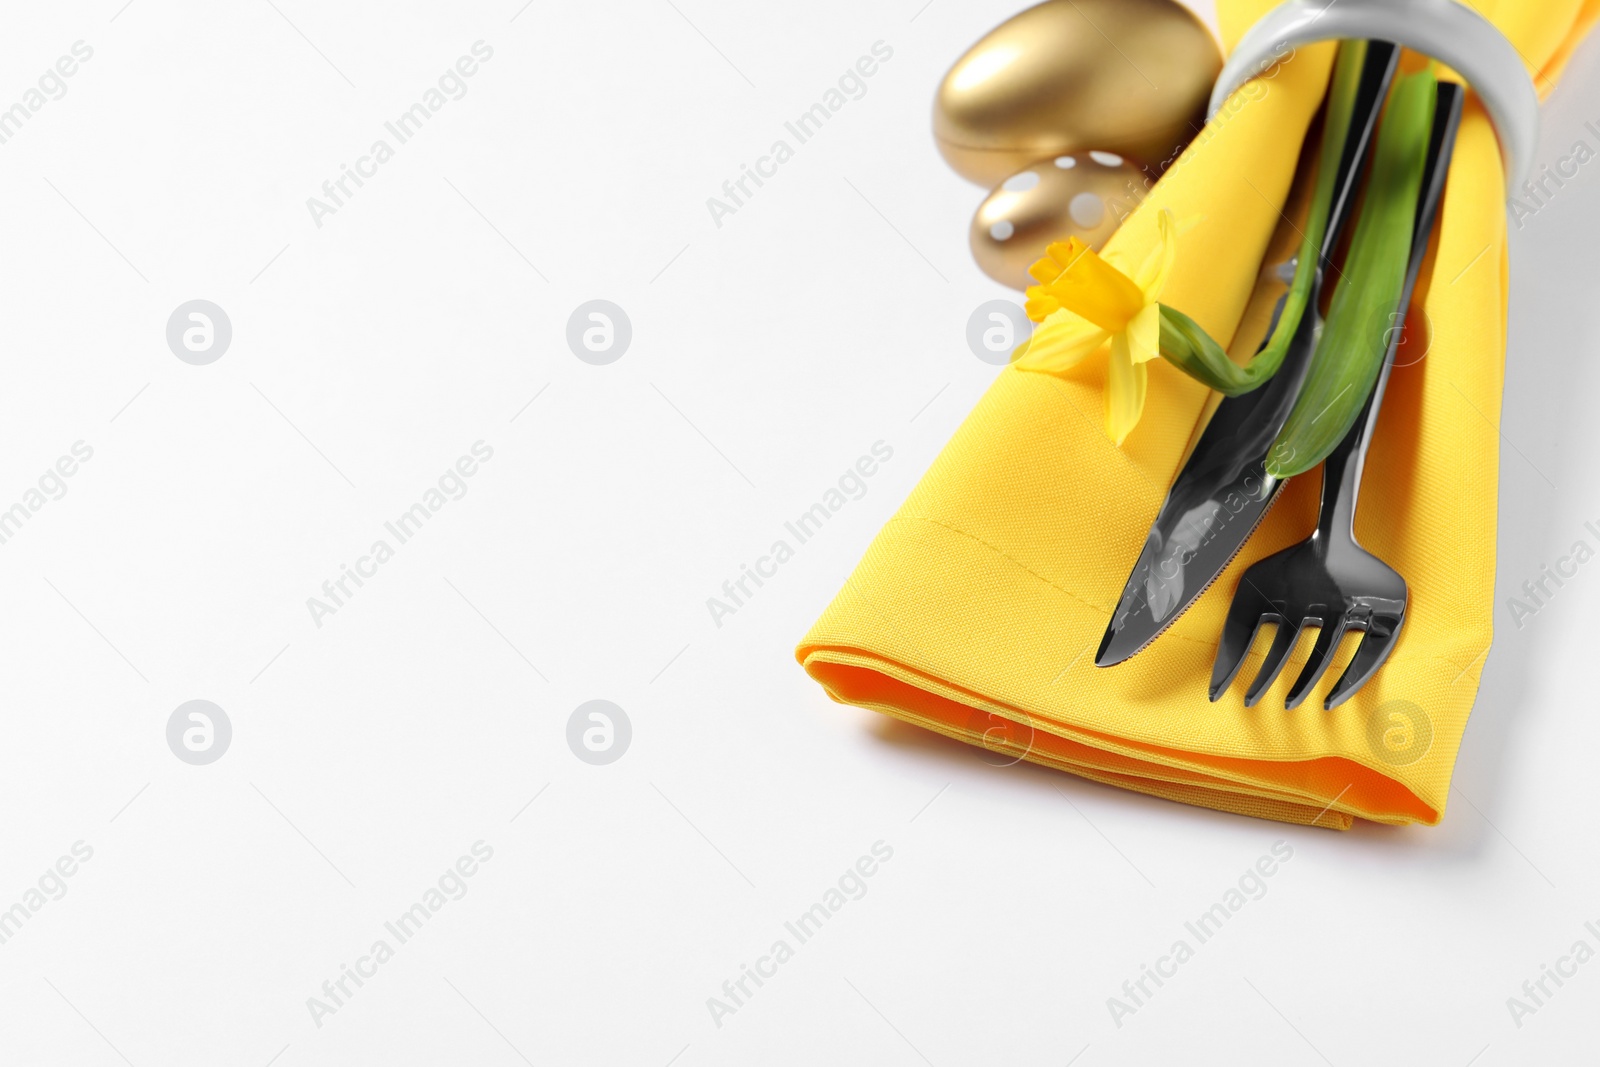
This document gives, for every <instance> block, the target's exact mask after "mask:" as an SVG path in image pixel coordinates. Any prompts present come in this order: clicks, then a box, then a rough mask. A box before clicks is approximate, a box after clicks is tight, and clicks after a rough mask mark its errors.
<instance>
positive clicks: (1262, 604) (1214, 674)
mask: <svg viewBox="0 0 1600 1067" xmlns="http://www.w3.org/2000/svg"><path fill="white" fill-rule="evenodd" d="M1278 619H1279V616H1277V615H1275V614H1274V613H1273V611H1272V605H1270V604H1268V603H1267V602H1266V601H1265V600H1264V599H1263V598H1262V597H1261V595H1260V594H1259V593H1256V592H1254V591H1253V590H1252V591H1251V592H1248V593H1247V592H1245V586H1243V585H1241V586H1240V587H1239V591H1238V592H1237V593H1235V594H1234V596H1233V604H1232V606H1230V607H1229V608H1228V621H1227V622H1226V623H1224V624H1223V627H1222V641H1221V642H1220V643H1219V644H1218V645H1217V659H1216V662H1215V663H1214V664H1212V667H1211V690H1210V693H1211V702H1212V703H1213V704H1215V703H1216V702H1217V700H1218V699H1219V698H1221V696H1222V694H1223V693H1225V692H1227V691H1228V686H1230V685H1232V684H1233V679H1234V676H1235V675H1237V674H1238V673H1239V668H1240V667H1241V666H1242V665H1243V664H1244V656H1245V653H1246V652H1249V651H1250V646H1251V645H1252V644H1254V643H1255V639H1256V633H1257V632H1258V631H1259V630H1260V629H1261V625H1262V623H1266V622H1273V621H1277V620H1278Z"/></svg>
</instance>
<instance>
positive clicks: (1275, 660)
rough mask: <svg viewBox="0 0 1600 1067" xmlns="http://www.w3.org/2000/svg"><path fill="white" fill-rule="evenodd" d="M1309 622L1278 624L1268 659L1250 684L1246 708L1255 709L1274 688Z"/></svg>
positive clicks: (1303, 620) (1246, 696) (1245, 698)
mask: <svg viewBox="0 0 1600 1067" xmlns="http://www.w3.org/2000/svg"><path fill="white" fill-rule="evenodd" d="M1308 622H1309V620H1307V619H1301V620H1300V621H1299V622H1297V623H1291V622H1289V620H1287V619H1282V620H1280V621H1279V623H1278V632H1277V633H1276V634H1274V635H1273V638H1272V647H1271V648H1269V649H1267V658H1266V659H1264V660H1262V661H1261V670H1260V671H1258V672H1257V673H1256V680H1255V681H1253V682H1251V683H1250V688H1249V689H1248V690H1246V691H1245V694H1244V706H1245V707H1247V708H1250V707H1254V706H1255V703H1256V701H1258V700H1260V699H1261V694H1262V693H1265V692H1266V691H1267V690H1268V689H1270V688H1271V687H1272V683H1273V682H1275V681H1277V680H1278V675H1279V674H1280V673H1281V672H1282V671H1283V665H1284V663H1285V662H1287V660H1288V659H1289V653H1290V652H1291V651H1292V650H1293V649H1294V644H1295V642H1296V641H1297V640H1299V638H1300V631H1301V630H1302V629H1304V628H1305V627H1306V625H1307V624H1308Z"/></svg>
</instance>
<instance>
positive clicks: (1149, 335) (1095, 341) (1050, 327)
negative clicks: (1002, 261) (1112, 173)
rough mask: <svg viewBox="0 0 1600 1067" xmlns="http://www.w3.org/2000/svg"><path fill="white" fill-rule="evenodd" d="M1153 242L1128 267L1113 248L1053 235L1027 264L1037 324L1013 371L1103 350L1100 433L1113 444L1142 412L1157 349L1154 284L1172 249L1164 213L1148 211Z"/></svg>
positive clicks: (1162, 277) (1168, 216)
mask: <svg viewBox="0 0 1600 1067" xmlns="http://www.w3.org/2000/svg"><path fill="white" fill-rule="evenodd" d="M1156 228H1157V235H1158V236H1157V240H1156V245H1155V247H1154V248H1153V249H1151V250H1150V253H1149V254H1148V255H1147V256H1146V257H1145V259H1144V262H1143V263H1141V264H1139V265H1138V266H1137V268H1136V269H1131V272H1130V267H1131V265H1130V264H1128V263H1126V262H1123V261H1121V259H1120V257H1118V256H1117V254H1116V253H1115V252H1112V253H1108V254H1107V255H1105V256H1100V255H1098V254H1096V253H1095V252H1094V251H1093V250H1092V249H1090V248H1089V247H1088V246H1087V245H1085V244H1084V243H1083V242H1082V241H1080V240H1078V238H1076V237H1073V238H1071V239H1069V240H1067V241H1058V242H1056V243H1055V244H1052V245H1051V246H1050V247H1049V248H1048V249H1046V254H1045V256H1044V258H1043V259H1041V260H1039V261H1038V262H1037V263H1035V264H1034V265H1033V266H1031V267H1029V268H1028V273H1029V274H1030V275H1032V276H1033V278H1034V280H1035V281H1037V282H1038V283H1039V284H1038V285H1034V286H1029V288H1028V303H1027V312H1028V317H1029V318H1030V319H1032V320H1033V321H1034V322H1037V323H1039V328H1038V329H1037V330H1035V331H1034V333H1033V337H1032V339H1031V340H1029V341H1028V343H1027V344H1025V345H1023V346H1022V347H1020V348H1019V349H1018V350H1017V354H1016V356H1015V357H1014V364H1013V365H1014V366H1016V367H1017V368H1018V369H1019V370H1025V371H1039V372H1043V373H1046V374H1055V373H1060V372H1062V371H1065V370H1067V369H1068V368H1070V367H1073V366H1075V365H1076V364H1078V363H1080V362H1082V361H1083V360H1085V359H1087V358H1088V357H1090V356H1094V355H1098V354H1099V353H1101V352H1104V353H1106V355H1107V357H1108V358H1109V360H1110V373H1109V378H1108V385H1107V389H1106V434H1107V435H1108V436H1109V437H1110V438H1111V439H1112V440H1113V441H1115V442H1116V443H1117V444H1118V445H1120V444H1122V442H1123V440H1124V439H1125V438H1126V437H1127V436H1128V434H1129V432H1130V431H1132V429H1133V428H1134V426H1136V425H1138V422H1139V416H1140V415H1141V414H1143V412H1144V398H1145V391H1146V388H1147V381H1148V376H1149V371H1148V369H1147V368H1146V367H1145V364H1146V363H1148V362H1150V360H1152V359H1155V358H1156V357H1157V356H1159V355H1161V305H1160V303H1159V300H1160V298H1161V289H1162V287H1163V286H1164V285H1165V284H1166V281H1167V274H1168V272H1169V271H1170V270H1171V268H1172V261H1173V258H1174V257H1175V255H1176V254H1177V240H1176V238H1177V227H1176V225H1175V224H1174V222H1173V218H1172V212H1171V211H1168V210H1165V209H1164V210H1162V211H1161V213H1160V214H1159V215H1157V216H1156Z"/></svg>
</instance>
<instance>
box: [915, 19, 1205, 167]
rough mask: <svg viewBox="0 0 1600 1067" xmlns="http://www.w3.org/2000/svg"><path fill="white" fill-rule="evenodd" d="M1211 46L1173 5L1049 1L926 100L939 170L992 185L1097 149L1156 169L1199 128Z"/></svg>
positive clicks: (980, 46)
mask: <svg viewBox="0 0 1600 1067" xmlns="http://www.w3.org/2000/svg"><path fill="white" fill-rule="evenodd" d="M1221 70H1222V56H1221V53H1220V52H1219V51H1218V49H1217V44H1216V41H1215V40H1214V39H1213V38H1212V36H1211V31H1210V30H1208V29H1207V28H1206V27H1205V26H1204V25H1203V24H1202V23H1201V22H1200V20H1199V19H1198V18H1196V17H1195V15H1194V14H1193V13H1191V12H1190V11H1189V9H1188V8H1186V7H1184V6H1183V5H1182V4H1180V3H1177V2H1176V0H1047V2H1045V3H1043V4H1040V5H1038V6H1037V7H1031V8H1029V9H1027V10H1026V11H1023V12H1022V13H1021V14H1019V15H1016V16H1014V17H1013V18H1011V19H1009V20H1008V21H1006V22H1003V23H1001V24H1000V25H999V26H997V27H995V28H994V29H993V30H991V31H990V32H989V33H988V34H987V35H986V36H985V37H984V38H983V39H982V40H981V41H979V42H978V43H977V44H975V45H973V46H972V47H971V48H970V49H968V51H967V53H966V54H965V55H963V56H962V57H961V58H960V59H959V60H957V61H956V65H955V66H953V67H951V68H950V72H949V73H948V74H946V75H945V77H944V81H943V82H941V83H940V85H939V92H938V96H937V97H936V98H935V101H934V109H933V132H934V138H935V139H936V140H937V142H938V145H939V151H940V153H941V154H943V156H944V158H945V160H946V162H948V163H949V164H950V165H951V166H952V167H954V168H955V170H956V172H957V173H958V174H960V175H962V176H963V177H965V178H969V179H971V180H972V181H975V182H977V183H978V184H980V185H983V186H985V187H991V186H993V185H995V184H996V183H997V182H999V181H1000V180H1002V179H1003V178H1005V177H1006V176H1007V175H1010V174H1015V173H1017V172H1018V171H1020V170H1021V169H1022V168H1023V167H1026V166H1027V165H1028V164H1030V163H1032V162H1033V161H1034V160H1037V159H1049V158H1053V157H1055V156H1060V155H1069V154H1073V153H1081V152H1087V151H1088V150H1090V149H1098V150H1100V151H1103V152H1112V153H1115V154H1117V155H1120V156H1125V157H1128V158H1131V159H1134V160H1137V161H1138V162H1139V163H1141V164H1143V165H1146V166H1149V167H1151V168H1153V169H1154V170H1155V171H1157V172H1159V171H1160V170H1161V167H1162V164H1163V163H1164V162H1166V161H1167V160H1168V159H1170V158H1171V157H1172V155H1173V154H1174V153H1175V152H1176V151H1177V150H1178V148H1179V147H1180V146H1182V145H1183V144H1185V143H1186V142H1187V141H1188V140H1189V138H1191V137H1192V136H1193V135H1194V132H1195V130H1197V129H1199V128H1200V126H1201V125H1202V124H1203V121H1204V115H1205V107H1206V98H1207V96H1208V95H1209V94H1210V92H1211V86H1212V83H1213V82H1215V81H1216V79H1217V75H1218V74H1219V73H1220V72H1221Z"/></svg>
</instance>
